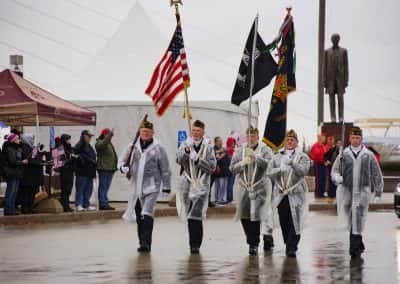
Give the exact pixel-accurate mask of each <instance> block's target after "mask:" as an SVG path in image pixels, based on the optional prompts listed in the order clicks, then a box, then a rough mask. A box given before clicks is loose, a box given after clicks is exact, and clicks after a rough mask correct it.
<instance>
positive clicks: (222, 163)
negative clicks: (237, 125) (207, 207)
mask: <svg viewBox="0 0 400 284" xmlns="http://www.w3.org/2000/svg"><path fill="white" fill-rule="evenodd" d="M222 145H223V142H222V139H221V137H215V138H214V153H215V157H216V159H217V167H216V169H215V172H214V176H215V178H214V182H215V203H216V204H225V203H226V189H227V185H228V176H229V174H230V171H229V165H230V159H229V157H228V153H227V152H226V150H225V149H224V147H222Z"/></svg>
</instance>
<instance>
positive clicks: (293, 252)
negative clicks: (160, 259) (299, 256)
mask: <svg viewBox="0 0 400 284" xmlns="http://www.w3.org/2000/svg"><path fill="white" fill-rule="evenodd" d="M286 256H287V257H296V252H295V251H294V250H289V251H287V252H286Z"/></svg>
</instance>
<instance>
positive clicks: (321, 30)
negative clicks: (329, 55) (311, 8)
mask: <svg viewBox="0 0 400 284" xmlns="http://www.w3.org/2000/svg"><path fill="white" fill-rule="evenodd" d="M325 12H326V0H319V19H318V120H317V121H318V127H320V126H321V124H322V123H323V122H324V85H323V74H324V53H325Z"/></svg>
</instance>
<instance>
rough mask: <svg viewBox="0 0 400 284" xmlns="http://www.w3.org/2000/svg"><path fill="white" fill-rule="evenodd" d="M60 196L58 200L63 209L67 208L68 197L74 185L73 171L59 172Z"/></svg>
mask: <svg viewBox="0 0 400 284" xmlns="http://www.w3.org/2000/svg"><path fill="white" fill-rule="evenodd" d="M60 183H61V197H60V202H61V205H62V207H63V208H64V210H66V209H69V208H70V207H69V197H70V196H71V192H72V187H73V185H74V173H73V172H72V171H71V172H69V171H61V172H60Z"/></svg>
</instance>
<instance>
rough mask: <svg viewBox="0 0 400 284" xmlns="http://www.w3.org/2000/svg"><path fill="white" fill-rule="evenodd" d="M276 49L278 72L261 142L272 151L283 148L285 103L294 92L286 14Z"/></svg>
mask: <svg viewBox="0 0 400 284" xmlns="http://www.w3.org/2000/svg"><path fill="white" fill-rule="evenodd" d="M279 41H280V45H279V47H278V53H279V61H278V72H277V75H276V78H275V85H274V90H273V93H272V98H271V105H270V108H269V114H268V118H267V123H266V125H265V130H264V137H263V141H264V143H266V144H267V145H268V146H270V147H271V148H272V149H273V150H274V151H278V150H279V149H280V148H282V147H283V144H284V141H285V135H286V107H287V105H286V103H287V96H288V95H289V93H291V92H293V91H295V90H296V76H295V71H296V50H295V32H294V24H293V17H292V16H291V15H290V14H288V15H287V16H286V18H285V20H284V22H283V25H282V27H281V29H280V34H279V38H278V39H277V40H275V42H274V43H272V44H270V45H271V46H272V45H274V44H275V45H276V44H278V42H279Z"/></svg>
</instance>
